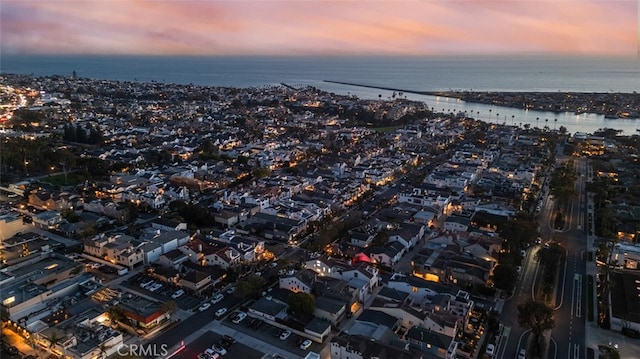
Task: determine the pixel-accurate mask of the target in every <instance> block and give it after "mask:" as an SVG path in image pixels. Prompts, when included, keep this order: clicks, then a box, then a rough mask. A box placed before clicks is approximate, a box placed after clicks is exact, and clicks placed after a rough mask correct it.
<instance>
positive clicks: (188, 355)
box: [174, 331, 264, 359]
mask: <svg viewBox="0 0 640 359" xmlns="http://www.w3.org/2000/svg"><path fill="white" fill-rule="evenodd" d="M220 339H222V335H220V334H217V333H214V332H212V331H208V332H206V333H204V334H202V335H201V336H199V337H198V338H197V339H196V340H194V341H193V342H191V343H189V344H187V345H186V347H185V348H184V349H183V350H182V351H181V352H180V353H178V354H176V355H175V356H174V358H177V359H194V358H197V356H198V354H200V353H202V352H204V351H205V349H207V348H211V346H212V345H213V344H216V343H217V342H218V341H219V340H220ZM263 355H264V353H261V352H259V351H257V350H255V349H252V348H250V347H248V346H246V345H244V344H241V343H238V342H236V343H234V344H232V345H231V347H229V348H228V349H227V354H225V355H224V357H225V358H243V359H259V358H262V356H263Z"/></svg>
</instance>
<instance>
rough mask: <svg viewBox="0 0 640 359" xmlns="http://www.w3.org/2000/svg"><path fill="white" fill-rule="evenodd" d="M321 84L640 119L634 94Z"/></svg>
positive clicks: (639, 105) (638, 97)
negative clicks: (408, 88)
mask: <svg viewBox="0 0 640 359" xmlns="http://www.w3.org/2000/svg"><path fill="white" fill-rule="evenodd" d="M323 82H327V83H332V84H338V85H347V86H354V87H364V88H371V89H378V90H386V91H395V92H398V93H412V94H417V95H425V96H440V97H448V98H455V99H459V100H462V101H465V102H469V103H478V104H485V105H495V106H503V107H511V108H518V109H521V110H536V111H550V112H555V113H562V112H574V113H576V114H580V113H595V114H598V115H604V116H605V118H606V119H612V120H615V119H622V120H624V119H638V118H640V95H638V94H637V93H635V92H634V93H628V92H562V91H561V92H550V91H549V92H542V91H535V92H527V91H522V92H520V91H517V92H515V91H508V92H501V91H418V90H407V89H401V88H394V87H386V86H375V85H363V84H357V83H353V82H344V81H332V80H323Z"/></svg>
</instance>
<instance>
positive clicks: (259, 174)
mask: <svg viewBox="0 0 640 359" xmlns="http://www.w3.org/2000/svg"><path fill="white" fill-rule="evenodd" d="M270 173H271V170H269V169H268V168H266V167H255V168H254V169H253V170H251V174H252V175H253V177H255V178H263V177H267V176H268V175H269V174H270Z"/></svg>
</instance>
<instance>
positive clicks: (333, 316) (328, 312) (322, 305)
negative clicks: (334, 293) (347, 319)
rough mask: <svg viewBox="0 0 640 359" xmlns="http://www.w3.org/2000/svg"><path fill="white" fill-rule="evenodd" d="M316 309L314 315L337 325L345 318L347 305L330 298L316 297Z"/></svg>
mask: <svg viewBox="0 0 640 359" xmlns="http://www.w3.org/2000/svg"><path fill="white" fill-rule="evenodd" d="M315 303H316V307H315V309H314V311H313V315H314V316H315V317H316V318H320V319H323V320H326V321H329V322H331V324H333V325H337V324H338V321H339V320H340V319H342V318H343V316H344V315H345V313H346V311H347V304H348V303H345V302H344V301H341V300H338V299H334V298H331V297H328V296H316V302H315Z"/></svg>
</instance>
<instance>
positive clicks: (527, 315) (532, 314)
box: [518, 300, 555, 336]
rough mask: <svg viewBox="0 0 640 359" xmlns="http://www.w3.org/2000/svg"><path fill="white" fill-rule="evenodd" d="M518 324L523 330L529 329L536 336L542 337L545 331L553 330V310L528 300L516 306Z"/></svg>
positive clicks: (540, 303)
mask: <svg viewBox="0 0 640 359" xmlns="http://www.w3.org/2000/svg"><path fill="white" fill-rule="evenodd" d="M518 324H519V325H520V327H521V328H523V329H531V332H532V333H533V334H535V335H536V336H540V335H542V333H543V332H544V331H545V330H549V329H553V327H555V322H554V320H553V308H551V307H549V306H548V305H546V304H544V303H542V302H537V301H532V300H529V301H527V302H524V303H520V304H518Z"/></svg>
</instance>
